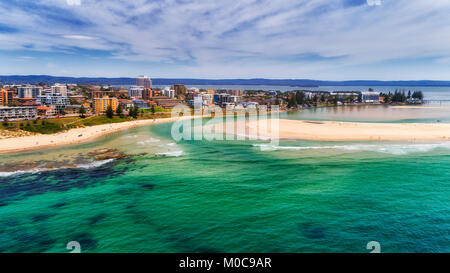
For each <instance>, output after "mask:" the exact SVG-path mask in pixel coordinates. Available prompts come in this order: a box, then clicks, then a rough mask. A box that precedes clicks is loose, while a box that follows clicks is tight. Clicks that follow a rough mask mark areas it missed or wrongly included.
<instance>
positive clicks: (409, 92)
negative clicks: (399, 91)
mask: <svg viewBox="0 0 450 273" xmlns="http://www.w3.org/2000/svg"><path fill="white" fill-rule="evenodd" d="M410 98H411V90H409V91H408V99H410Z"/></svg>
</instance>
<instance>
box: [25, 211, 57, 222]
mask: <svg viewBox="0 0 450 273" xmlns="http://www.w3.org/2000/svg"><path fill="white" fill-rule="evenodd" d="M53 216H55V214H53V213H43V214H37V215H34V216H33V217H31V221H33V223H39V222H41V221H45V220H47V219H48V218H50V217H53Z"/></svg>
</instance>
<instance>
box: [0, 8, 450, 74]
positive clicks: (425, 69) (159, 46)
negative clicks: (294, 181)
mask: <svg viewBox="0 0 450 273" xmlns="http://www.w3.org/2000/svg"><path fill="white" fill-rule="evenodd" d="M449 12H450V1H448V0H433V1H429V0H220V1H219V0H208V1H206V0H166V1H163V0H127V1H123V0H97V1H96V0H7V1H6V0H5V1H1V2H0V61H1V64H2V65H1V66H0V74H2V75H31V74H34V75H37V74H39V75H42V74H47V75H56V76H106V77H118V76H125V77H126V76H130V77H134V76H136V75H139V74H146V75H149V76H151V77H154V78H157V77H167V78H181V77H190V78H263V77H264V78H310V79H320V80H358V79H378V80H422V79H430V80H450V16H448V14H449Z"/></svg>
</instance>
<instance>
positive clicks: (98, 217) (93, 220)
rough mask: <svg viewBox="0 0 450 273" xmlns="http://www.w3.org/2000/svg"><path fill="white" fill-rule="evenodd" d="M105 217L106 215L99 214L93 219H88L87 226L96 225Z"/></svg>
mask: <svg viewBox="0 0 450 273" xmlns="http://www.w3.org/2000/svg"><path fill="white" fill-rule="evenodd" d="M106 217H107V214H106V213H100V214H98V215H95V216H93V217H90V218H88V222H89V225H91V226H92V225H96V224H98V223H99V222H100V221H102V220H104V219H105V218H106Z"/></svg>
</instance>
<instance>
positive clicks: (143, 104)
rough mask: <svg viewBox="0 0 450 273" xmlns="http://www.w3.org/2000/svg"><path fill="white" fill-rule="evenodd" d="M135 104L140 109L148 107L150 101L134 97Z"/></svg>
mask: <svg viewBox="0 0 450 273" xmlns="http://www.w3.org/2000/svg"><path fill="white" fill-rule="evenodd" d="M133 105H134V106H137V107H138V108H139V109H148V108H149V107H148V102H146V101H145V100H142V99H134V100H133Z"/></svg>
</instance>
